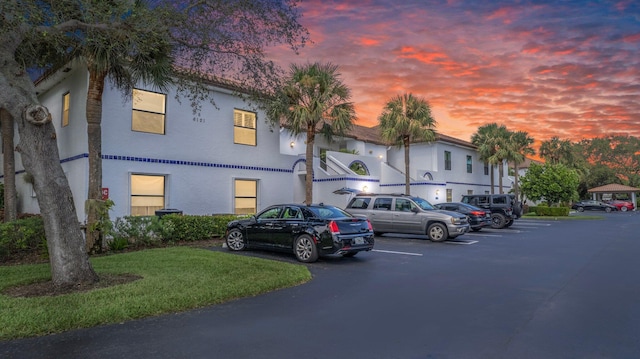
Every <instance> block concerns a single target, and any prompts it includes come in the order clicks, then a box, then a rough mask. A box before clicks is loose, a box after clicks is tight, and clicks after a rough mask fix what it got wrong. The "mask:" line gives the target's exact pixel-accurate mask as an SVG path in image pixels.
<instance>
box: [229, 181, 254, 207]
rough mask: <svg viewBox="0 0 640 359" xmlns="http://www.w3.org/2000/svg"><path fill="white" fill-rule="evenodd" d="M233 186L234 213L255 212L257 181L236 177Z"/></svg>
mask: <svg viewBox="0 0 640 359" xmlns="http://www.w3.org/2000/svg"><path fill="white" fill-rule="evenodd" d="M234 187H235V195H234V207H233V208H234V209H233V210H234V213H235V214H252V213H256V210H257V208H258V181H256V180H245V179H237V180H235V186H234Z"/></svg>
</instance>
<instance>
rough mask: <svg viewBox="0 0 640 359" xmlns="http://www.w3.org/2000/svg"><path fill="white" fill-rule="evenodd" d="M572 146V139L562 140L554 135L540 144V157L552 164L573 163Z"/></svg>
mask: <svg viewBox="0 0 640 359" xmlns="http://www.w3.org/2000/svg"><path fill="white" fill-rule="evenodd" d="M571 147H572V146H571V141H569V140H560V139H559V138H558V137H557V136H553V137H551V139H550V140H548V141H542V143H541V144H540V157H542V158H543V159H544V160H545V161H547V162H549V163H551V164H558V163H562V164H571V163H573V152H572V150H571Z"/></svg>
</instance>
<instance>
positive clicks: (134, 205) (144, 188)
mask: <svg viewBox="0 0 640 359" xmlns="http://www.w3.org/2000/svg"><path fill="white" fill-rule="evenodd" d="M164 203H165V176H163V175H144V174H132V175H131V215H132V216H152V215H154V214H155V213H156V211H157V210H159V209H162V208H164Z"/></svg>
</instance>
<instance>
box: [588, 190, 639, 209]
mask: <svg viewBox="0 0 640 359" xmlns="http://www.w3.org/2000/svg"><path fill="white" fill-rule="evenodd" d="M587 192H589V193H593V199H597V198H596V197H597V195H598V194H600V195H601V197H602V194H604V193H611V194H614V193H626V194H630V195H631V202H632V203H633V204H634V207H635V204H636V192H640V188H635V187H630V186H625V185H622V184H616V183H612V184H608V185H604V186H600V187H596V188H591V189H589V190H587ZM634 211H635V208H634Z"/></svg>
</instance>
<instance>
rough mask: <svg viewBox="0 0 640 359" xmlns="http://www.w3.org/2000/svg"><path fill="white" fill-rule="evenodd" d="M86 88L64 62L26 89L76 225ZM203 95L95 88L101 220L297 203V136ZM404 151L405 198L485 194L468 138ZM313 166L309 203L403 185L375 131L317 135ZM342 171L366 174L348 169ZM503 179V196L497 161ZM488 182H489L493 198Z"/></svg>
mask: <svg viewBox="0 0 640 359" xmlns="http://www.w3.org/2000/svg"><path fill="white" fill-rule="evenodd" d="M88 81H89V76H88V73H87V71H86V69H85V68H83V67H82V66H77V65H74V66H69V67H68V68H65V69H62V70H61V71H59V72H57V73H55V74H53V75H50V76H48V77H46V78H44V79H42V80H40V81H38V82H37V83H36V88H37V90H38V93H39V98H40V101H41V102H42V104H43V105H44V106H46V107H47V108H48V109H49V110H50V112H51V114H52V116H53V121H54V126H55V128H56V132H57V139H58V147H59V151H60V160H61V164H62V167H63V169H64V171H65V174H66V175H67V178H68V180H69V184H70V186H71V190H72V193H73V196H74V201H75V205H76V209H77V211H78V220H79V221H80V222H84V221H85V211H84V202H85V200H86V198H87V192H88V167H89V166H88V144H87V121H86V100H87V86H88ZM212 91H213V92H214V95H213V96H214V99H215V106H214V105H212V104H210V103H209V102H206V101H205V102H203V103H202V111H201V113H200V116H197V115H194V114H193V110H192V107H191V105H190V104H189V102H188V101H182V102H180V101H178V100H176V98H175V92H174V91H170V92H169V93H158V92H156V91H154V90H152V89H148V88H144V87H140V88H137V89H135V90H134V91H133V94H132V96H128V97H125V96H123V95H122V94H121V93H120V92H119V90H117V89H114V88H113V87H112V86H111V85H110V84H107V85H106V86H105V90H104V95H103V113H102V158H103V160H102V165H103V181H102V182H103V188H104V189H103V194H104V197H108V198H109V199H111V200H113V201H114V203H115V206H114V208H113V210H112V212H111V217H112V218H117V217H122V216H127V215H153V214H154V213H155V211H156V210H158V209H163V208H174V209H178V210H180V211H183V213H185V214H196V215H205V214H217V213H236V214H245V213H255V212H257V211H260V210H261V209H263V208H265V207H266V206H268V205H271V204H274V203H284V202H296V203H301V202H303V201H304V193H305V191H304V186H305V176H306V161H305V156H304V153H305V146H306V145H305V138H304V137H299V138H295V137H292V136H291V134H290V132H289V131H288V130H287V129H286V128H275V129H272V128H271V127H270V125H269V124H268V123H267V121H266V118H265V114H264V113H263V112H262V111H260V110H256V109H254V108H252V106H251V105H250V104H248V103H247V102H245V101H243V100H242V99H241V98H240V97H239V96H237V95H234V93H233V91H232V90H230V89H227V88H225V87H224V86H217V87H213V88H212ZM17 142H18V138H17V134H16V143H17ZM345 151H348V152H345ZM410 155H411V158H410V165H411V167H410V176H411V179H412V180H411V194H412V195H417V196H420V197H423V198H425V199H427V200H429V201H430V202H432V203H438V202H445V201H458V200H459V199H460V197H461V196H462V195H463V194H467V193H489V192H490V191H491V188H490V183H491V180H490V177H489V173H490V171H489V168H488V167H487V166H486V165H485V164H484V163H483V162H481V161H480V160H479V158H478V154H477V152H476V149H475V147H474V146H473V145H472V144H471V143H469V142H466V141H462V140H458V139H455V138H452V137H449V136H445V135H442V134H440V135H439V136H438V140H437V141H436V142H434V143H426V144H425V143H415V144H412V146H411V148H410ZM0 161H2V159H1V158H0ZM313 162H314V163H313V166H314V179H313V186H314V188H313V193H314V202H316V203H320V202H323V203H325V204H333V205H336V206H339V207H344V206H345V205H346V204H347V201H348V200H349V197H350V196H348V195H344V194H336V193H334V192H336V191H337V190H339V189H342V188H348V189H353V190H359V191H365V192H379V193H399V192H404V189H405V176H404V173H403V171H404V149H403V148H398V147H395V146H388V145H387V144H384V142H383V141H382V140H381V139H380V137H379V135H378V133H377V130H376V128H367V127H362V126H355V127H354V129H353V130H352V131H351V133H350V135H349V136H347V137H344V138H337V139H334V141H333V142H332V143H328V142H326V141H325V140H324V138H322V137H321V136H317V137H316V143H315V144H314V161H313ZM354 164H356V165H358V166H359V167H360V168H363V169H364V170H365V171H366V174H365V175H362V174H357V173H355V172H354V171H352V170H351V169H350V167H352V166H353V165H354ZM0 168H1V167H0ZM0 171H1V169H0ZM494 172H495V175H496V176H497V173H498V171H497V170H496V171H494ZM504 173H505V179H504V181H503V182H504V185H505V187H504V191H505V192H508V191H509V190H510V188H511V187H510V186H511V182H510V181H508V180H507V177H506V174H507V173H508V172H507V170H506V165H505V171H504ZM16 174H17V176H16V186H17V190H18V203H19V211H20V212H26V213H38V212H39V207H38V203H37V200H36V197H35V194H34V192H33V189H32V186H31V184H30V183H28V182H27V181H25V180H24V178H25V171H24V169H23V167H22V162H21V159H20V154H19V153H16ZM3 178H4V173H2V174H1V175H0V180H2V179H3ZM497 183H498V180H497V178H496V179H495V185H496V188H495V192H496V193H497V192H498V188H497Z"/></svg>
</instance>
